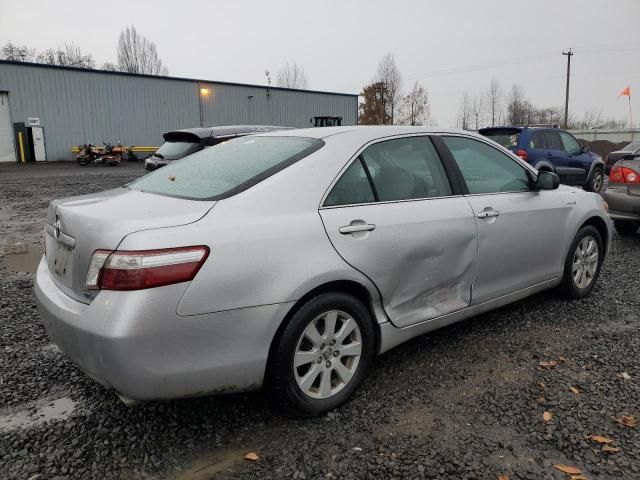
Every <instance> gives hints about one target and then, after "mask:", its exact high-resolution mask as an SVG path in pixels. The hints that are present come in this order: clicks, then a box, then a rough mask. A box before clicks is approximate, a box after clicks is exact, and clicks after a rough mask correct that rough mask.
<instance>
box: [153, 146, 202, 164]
mask: <svg viewBox="0 0 640 480" xmlns="http://www.w3.org/2000/svg"><path fill="white" fill-rule="evenodd" d="M199 147H200V143H194V142H164V143H163V144H162V145H161V146H160V148H159V149H158V150H156V151H155V153H154V155H155V156H156V157H160V158H166V159H167V160H177V159H179V158H183V157H186V156H187V155H189V154H191V153H193V152H195V151H196V150H198V148H199Z"/></svg>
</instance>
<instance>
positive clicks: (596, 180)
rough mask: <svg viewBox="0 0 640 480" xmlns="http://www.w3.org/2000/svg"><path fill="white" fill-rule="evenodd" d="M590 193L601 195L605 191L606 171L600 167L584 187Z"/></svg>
mask: <svg viewBox="0 0 640 480" xmlns="http://www.w3.org/2000/svg"><path fill="white" fill-rule="evenodd" d="M584 189H585V190H587V191H588V192H596V193H600V192H602V190H604V171H603V170H602V168H600V167H596V169H595V170H594V171H593V175H591V179H590V180H589V181H588V182H587V184H586V185H585V186H584Z"/></svg>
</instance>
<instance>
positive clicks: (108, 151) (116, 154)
mask: <svg viewBox="0 0 640 480" xmlns="http://www.w3.org/2000/svg"><path fill="white" fill-rule="evenodd" d="M102 143H103V144H104V150H103V152H102V162H101V163H107V164H109V165H111V166H112V167H115V166H116V165H118V164H119V163H120V161H121V160H122V145H120V142H118V144H117V145H116V146H113V145H111V144H110V143H106V142H102Z"/></svg>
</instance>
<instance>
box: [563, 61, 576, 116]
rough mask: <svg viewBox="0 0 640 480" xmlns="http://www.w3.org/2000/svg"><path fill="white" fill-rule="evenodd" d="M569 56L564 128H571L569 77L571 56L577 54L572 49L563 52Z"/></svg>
mask: <svg viewBox="0 0 640 480" xmlns="http://www.w3.org/2000/svg"><path fill="white" fill-rule="evenodd" d="M562 55H566V56H567V92H566V94H565V98H564V128H569V125H568V123H569V77H570V75H571V57H572V56H573V55H575V54H574V53H573V52H572V51H571V49H569V51H568V52H562Z"/></svg>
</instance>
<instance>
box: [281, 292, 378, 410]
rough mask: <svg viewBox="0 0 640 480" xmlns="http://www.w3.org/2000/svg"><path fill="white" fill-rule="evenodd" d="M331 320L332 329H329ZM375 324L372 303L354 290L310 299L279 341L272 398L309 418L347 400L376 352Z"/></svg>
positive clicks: (297, 313) (289, 322) (290, 322)
mask: <svg viewBox="0 0 640 480" xmlns="http://www.w3.org/2000/svg"><path fill="white" fill-rule="evenodd" d="M334 314H335V316H334ZM331 324H333V325H334V328H333V329H332V330H333V332H331V329H329V330H328V329H327V326H328V325H331ZM374 328H375V327H374V324H373V321H372V319H371V315H370V314H369V311H368V310H367V308H366V307H365V306H364V305H363V304H362V302H360V301H359V300H358V299H356V298H355V297H353V296H351V295H347V294H345V293H340V292H330V293H323V294H320V295H318V296H316V297H313V298H311V299H310V300H308V301H307V302H306V303H304V304H303V305H302V306H301V307H300V308H299V309H298V310H297V311H296V312H295V313H294V314H293V316H292V317H291V318H290V319H289V321H288V322H287V324H286V325H285V327H284V330H283V331H282V333H281V335H280V336H279V338H278V339H277V340H276V342H277V343H276V344H275V345H274V350H273V352H272V361H271V362H270V363H271V365H270V368H269V374H270V375H269V386H270V390H271V393H272V396H273V399H274V400H275V401H276V402H277V404H278V405H284V406H286V407H287V408H288V409H289V410H290V411H292V412H293V413H295V414H297V415H300V416H305V417H313V416H316V415H320V414H322V413H324V412H327V411H330V410H333V409H334V408H336V407H338V406H340V405H341V404H343V403H344V402H346V401H347V400H348V399H349V398H350V397H351V395H352V394H353V392H354V391H355V390H356V388H357V387H358V385H359V384H360V382H361V381H362V379H363V378H364V376H365V374H366V372H367V370H368V368H369V366H370V364H371V361H372V360H373V357H374V356H375V345H376V341H375V330H374ZM347 332H349V333H348V334H347ZM341 333H342V335H341ZM312 337H313V339H312ZM341 337H343V338H341ZM358 343H359V345H358ZM358 347H359V348H358ZM342 349H343V350H342ZM341 350H342V351H341ZM346 351H348V352H349V354H346V355H344V353H345V352H346ZM316 355H317V357H316ZM338 363H339V364H340V365H338ZM343 377H344V378H343Z"/></svg>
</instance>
